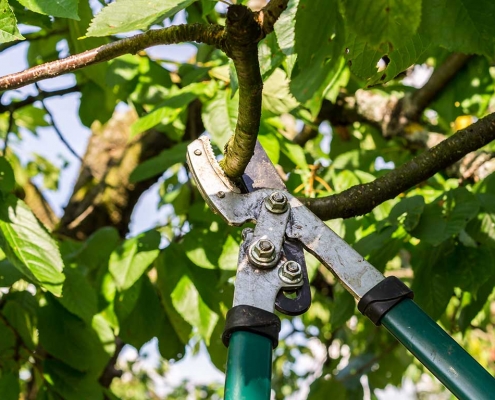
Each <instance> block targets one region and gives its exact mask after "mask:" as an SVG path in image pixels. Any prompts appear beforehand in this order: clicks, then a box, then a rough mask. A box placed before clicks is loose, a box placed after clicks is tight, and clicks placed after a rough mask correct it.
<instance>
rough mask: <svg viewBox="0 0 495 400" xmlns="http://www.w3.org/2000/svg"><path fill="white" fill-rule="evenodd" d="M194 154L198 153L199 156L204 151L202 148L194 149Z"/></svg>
mask: <svg viewBox="0 0 495 400" xmlns="http://www.w3.org/2000/svg"><path fill="white" fill-rule="evenodd" d="M194 154H195V155H197V156H200V155H201V154H203V153H202V152H201V150H200V149H196V150H194Z"/></svg>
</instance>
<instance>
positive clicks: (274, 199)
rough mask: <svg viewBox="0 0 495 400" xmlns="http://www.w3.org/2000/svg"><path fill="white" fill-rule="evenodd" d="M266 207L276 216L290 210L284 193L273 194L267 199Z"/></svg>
mask: <svg viewBox="0 0 495 400" xmlns="http://www.w3.org/2000/svg"><path fill="white" fill-rule="evenodd" d="M265 206H266V208H267V209H268V211H270V212H272V213H274V214H283V213H284V212H286V211H287V209H288V208H289V203H288V201H287V196H286V195H285V194H283V193H282V192H273V193H272V194H270V195H269V196H267V197H266V198H265Z"/></svg>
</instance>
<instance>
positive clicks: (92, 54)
mask: <svg viewBox="0 0 495 400" xmlns="http://www.w3.org/2000/svg"><path fill="white" fill-rule="evenodd" d="M191 41H194V42H203V43H207V44H211V45H214V46H216V47H218V48H220V49H222V50H223V48H224V28H223V27H222V26H220V25H204V24H186V25H175V26H170V27H168V28H163V29H154V30H150V31H148V32H145V33H142V34H139V35H136V36H133V37H129V38H125V39H122V40H118V41H116V42H112V43H108V44H105V45H103V46H100V47H97V48H95V49H92V50H88V51H85V52H83V53H79V54H75V55H72V56H69V57H67V58H64V59H61V60H57V61H52V62H49V63H45V64H41V65H38V66H36V67H32V68H29V69H27V70H25V71H22V72H16V73H13V74H10V75H6V76H4V77H2V78H0V91H3V90H11V89H17V88H19V87H22V86H26V85H28V84H30V83H34V82H38V81H41V80H43V79H47V78H53V77H55V76H59V75H62V74H66V73H67V72H72V71H77V70H79V69H81V68H84V67H87V66H89V65H93V64H97V63H100V62H103V61H109V60H111V59H113V58H116V57H119V56H122V55H124V54H129V53H130V54H136V53H137V52H138V51H140V50H143V49H145V48H148V47H151V46H156V45H160V44H173V43H182V42H191Z"/></svg>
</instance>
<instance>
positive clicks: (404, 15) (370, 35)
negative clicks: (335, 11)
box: [343, 0, 429, 48]
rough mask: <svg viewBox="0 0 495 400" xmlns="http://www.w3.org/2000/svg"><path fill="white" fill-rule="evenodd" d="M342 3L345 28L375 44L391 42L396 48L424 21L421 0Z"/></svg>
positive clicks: (349, 1)
mask: <svg viewBox="0 0 495 400" xmlns="http://www.w3.org/2000/svg"><path fill="white" fill-rule="evenodd" d="M343 5H344V14H345V18H346V27H347V28H349V29H352V30H353V31H354V32H355V33H356V35H358V36H360V37H362V38H364V39H365V40H367V41H369V42H370V43H371V44H372V45H373V46H379V45H381V44H382V43H391V44H392V46H393V47H394V48H397V47H399V46H401V45H403V44H404V42H405V40H406V39H408V38H410V37H411V36H412V35H414V34H415V33H416V31H417V29H418V27H419V24H420V22H421V2H420V1H412V2H411V1H408V0H373V1H372V0H365V1H359V0H345V1H344V2H343ZM425 8H429V4H428V6H427V7H425Z"/></svg>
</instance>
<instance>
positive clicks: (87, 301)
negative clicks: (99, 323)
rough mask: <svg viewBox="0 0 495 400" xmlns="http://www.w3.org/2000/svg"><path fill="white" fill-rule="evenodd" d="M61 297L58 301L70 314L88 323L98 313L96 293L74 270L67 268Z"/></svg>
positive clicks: (83, 277)
mask: <svg viewBox="0 0 495 400" xmlns="http://www.w3.org/2000/svg"><path fill="white" fill-rule="evenodd" d="M64 272H65V282H64V287H63V289H62V297H60V298H59V299H58V301H59V302H60V303H61V304H62V305H63V306H64V307H65V308H66V309H67V310H69V311H70V312H71V313H73V314H75V315H77V316H78V317H80V318H81V319H83V320H84V321H86V322H88V323H90V322H91V319H92V318H93V315H95V314H96V313H97V312H98V304H97V303H98V302H97V298H96V293H95V291H94V289H93V287H92V286H91V285H90V283H89V282H88V280H87V279H86V277H85V276H84V275H83V274H82V273H81V271H79V270H78V269H76V268H70V267H67V268H65V270H64Z"/></svg>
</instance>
